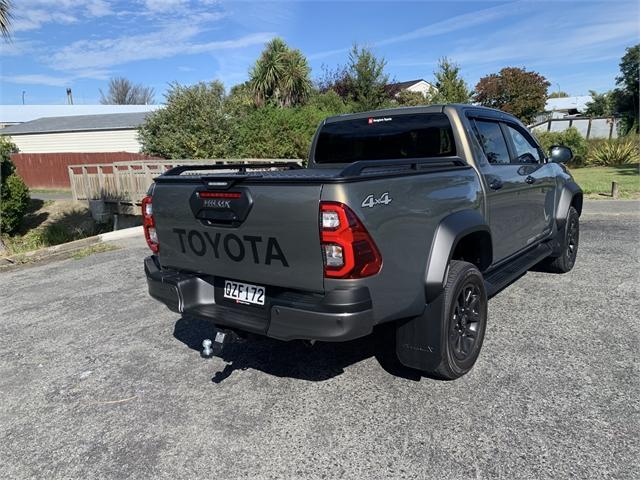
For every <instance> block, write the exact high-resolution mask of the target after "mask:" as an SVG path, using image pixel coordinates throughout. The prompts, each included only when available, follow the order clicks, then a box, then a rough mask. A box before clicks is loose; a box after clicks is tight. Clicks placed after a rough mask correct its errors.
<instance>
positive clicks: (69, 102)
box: [67, 88, 73, 105]
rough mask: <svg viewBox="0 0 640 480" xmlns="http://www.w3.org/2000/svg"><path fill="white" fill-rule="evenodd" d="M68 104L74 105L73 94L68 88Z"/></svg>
mask: <svg viewBox="0 0 640 480" xmlns="http://www.w3.org/2000/svg"><path fill="white" fill-rule="evenodd" d="M67 103H68V104H69V105H73V94H72V93H71V89H70V88H67Z"/></svg>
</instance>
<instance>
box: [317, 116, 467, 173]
mask: <svg viewBox="0 0 640 480" xmlns="http://www.w3.org/2000/svg"><path fill="white" fill-rule="evenodd" d="M455 154H456V149H455V143H454V139H453V130H452V128H451V123H450V122H449V119H448V118H447V116H446V115H445V114H444V113H422V114H400V115H389V116H376V117H369V118H366V117H365V118H359V119H353V120H344V121H338V122H332V123H328V124H326V125H325V126H323V127H322V130H320V134H319V136H318V141H317V143H316V149H315V156H314V159H315V162H316V163H351V162H356V161H358V160H393V159H403V158H428V157H448V156H452V155H455Z"/></svg>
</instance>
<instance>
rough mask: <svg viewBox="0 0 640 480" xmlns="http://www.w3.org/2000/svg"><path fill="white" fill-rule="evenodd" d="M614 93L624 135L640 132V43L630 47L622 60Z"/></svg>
mask: <svg viewBox="0 0 640 480" xmlns="http://www.w3.org/2000/svg"><path fill="white" fill-rule="evenodd" d="M616 85H617V88H616V89H615V90H614V92H613V98H614V103H615V110H616V112H617V113H618V114H620V116H621V117H622V133H623V134H626V133H629V132H635V133H638V132H639V131H640V119H639V118H638V115H639V108H640V91H639V90H640V43H639V44H637V45H634V46H633V47H629V48H627V49H626V52H625V54H624V56H623V57H622V59H621V60H620V75H619V76H618V77H616Z"/></svg>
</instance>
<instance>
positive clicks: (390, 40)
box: [308, 1, 526, 60]
mask: <svg viewBox="0 0 640 480" xmlns="http://www.w3.org/2000/svg"><path fill="white" fill-rule="evenodd" d="M525 5H526V4H525V3H524V2H522V1H518V2H510V3H505V4H500V5H498V6H494V7H490V8H485V9H482V10H478V11H474V12H471V13H465V14H462V15H456V16H454V17H451V18H448V19H446V20H441V21H438V22H434V23H430V24H429V25H425V26H424V27H420V28H418V29H415V30H412V31H410V32H407V33H403V34H401V35H395V36H392V37H387V38H383V39H381V40H377V41H375V42H373V44H372V46H373V47H385V46H387V45H394V44H396V43H402V42H408V41H411V40H418V39H423V38H427V37H434V36H437V35H444V34H447V33H453V32H456V31H460V30H465V29H468V28H471V27H476V26H478V25H482V24H484V23H488V22H491V21H494V20H498V19H501V18H504V17H508V16H512V15H518V14H520V13H522V9H523V8H524V7H525ZM350 48H351V47H343V48H338V49H334V50H326V51H323V52H318V53H314V54H311V55H309V57H308V58H309V59H311V60H316V59H320V58H325V57H330V56H333V55H337V54H344V53H346V52H348V51H349V50H350Z"/></svg>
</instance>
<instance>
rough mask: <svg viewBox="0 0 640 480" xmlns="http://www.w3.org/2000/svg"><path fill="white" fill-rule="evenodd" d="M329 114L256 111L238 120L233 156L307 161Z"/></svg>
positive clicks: (296, 110)
mask: <svg viewBox="0 0 640 480" xmlns="http://www.w3.org/2000/svg"><path fill="white" fill-rule="evenodd" d="M328 115H331V113H329V112H327V111H326V110H323V109H320V108H317V107H314V106H305V107H300V108H276V107H272V106H268V107H262V108H258V109H255V110H253V111H252V112H250V113H249V114H248V115H246V116H245V117H243V118H241V119H239V122H240V123H239V126H238V137H237V145H238V147H237V148H238V150H237V152H236V157H237V158H298V159H306V158H307V155H308V153H309V146H310V144H311V139H312V137H313V134H314V132H315V130H316V128H317V126H318V125H319V123H320V121H321V120H322V119H324V118H325V117H326V116H328Z"/></svg>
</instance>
